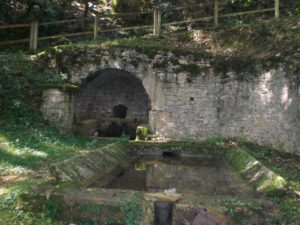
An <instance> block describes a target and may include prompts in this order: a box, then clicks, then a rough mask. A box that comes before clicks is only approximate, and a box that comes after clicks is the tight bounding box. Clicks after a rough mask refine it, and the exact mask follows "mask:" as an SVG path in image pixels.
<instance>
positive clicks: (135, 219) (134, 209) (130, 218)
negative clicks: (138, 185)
mask: <svg viewBox="0 0 300 225" xmlns="http://www.w3.org/2000/svg"><path fill="white" fill-rule="evenodd" d="M121 210H122V212H123V216H124V219H123V221H122V222H121V224H124V225H140V223H141V220H142V215H143V213H142V211H141V207H140V205H139V203H138V199H137V197H136V196H135V194H132V196H131V197H130V198H129V199H128V200H127V201H126V203H124V204H123V205H122V207H121Z"/></svg>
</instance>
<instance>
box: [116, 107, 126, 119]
mask: <svg viewBox="0 0 300 225" xmlns="http://www.w3.org/2000/svg"><path fill="white" fill-rule="evenodd" d="M126 115H127V107H125V106H124V105H122V104H119V105H116V106H114V107H113V117H114V118H120V119H125V118H126Z"/></svg>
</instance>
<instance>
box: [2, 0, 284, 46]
mask: <svg viewBox="0 0 300 225" xmlns="http://www.w3.org/2000/svg"><path fill="white" fill-rule="evenodd" d="M273 1H275V2H274V8H267V9H258V10H251V11H244V12H237V13H229V14H223V15H220V13H219V0H214V10H213V11H214V13H213V16H208V17H202V18H197V19H188V20H183V21H174V22H168V23H164V24H162V19H161V16H162V13H163V12H166V9H161V8H160V7H159V6H156V7H154V9H153V25H144V26H132V27H122V28H112V29H104V30H100V29H99V18H98V15H97V14H96V15H95V17H94V25H93V31H85V32H77V33H64V34H58V35H51V36H44V37H39V35H38V29H39V26H49V25H57V24H64V23H72V22H83V21H87V20H90V19H89V18H77V19H69V20H61V21H53V22H43V23H38V22H37V21H33V22H32V23H31V24H13V25H2V26H0V30H1V29H14V28H28V27H30V37H29V38H25V39H19V40H9V41H3V42H0V45H8V44H18V43H25V42H29V49H30V50H31V51H36V49H37V46H38V40H48V39H56V38H62V37H75V36H84V35H93V39H94V40H97V39H98V36H99V34H100V33H107V32H114V31H127V30H138V29H150V28H153V34H154V35H155V36H159V35H160V34H161V28H162V27H164V26H169V25H178V24H185V23H192V22H198V21H208V20H213V24H214V26H215V27H217V26H219V18H227V17H234V16H242V15H250V14H255V13H265V12H272V11H274V13H275V18H279V17H280V0H273ZM198 6H203V4H198ZM191 7H196V5H193V6H184V7H174V8H171V10H180V9H184V8H191ZM169 11H170V10H169ZM150 12H151V11H146V12H141V13H123V14H122V13H120V14H118V15H137V14H145V13H150Z"/></svg>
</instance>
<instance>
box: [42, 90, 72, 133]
mask: <svg viewBox="0 0 300 225" xmlns="http://www.w3.org/2000/svg"><path fill="white" fill-rule="evenodd" d="M73 106H74V97H73V94H72V92H69V91H64V90H61V89H47V90H45V91H44V92H43V96H42V105H41V108H40V110H41V112H42V113H43V115H44V117H45V118H46V119H47V120H49V121H50V122H51V123H52V124H53V125H54V126H56V127H57V128H59V130H60V131H61V132H62V133H68V134H70V133H71V132H72V126H73Z"/></svg>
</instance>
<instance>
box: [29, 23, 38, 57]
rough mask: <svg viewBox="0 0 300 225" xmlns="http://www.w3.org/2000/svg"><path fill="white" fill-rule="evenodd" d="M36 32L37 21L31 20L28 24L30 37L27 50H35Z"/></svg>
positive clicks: (36, 42)
mask: <svg viewBox="0 0 300 225" xmlns="http://www.w3.org/2000/svg"><path fill="white" fill-rule="evenodd" d="M38 32H39V23H38V21H33V22H31V25H30V38H29V50H30V51H33V52H34V51H36V49H37V44H38Z"/></svg>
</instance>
